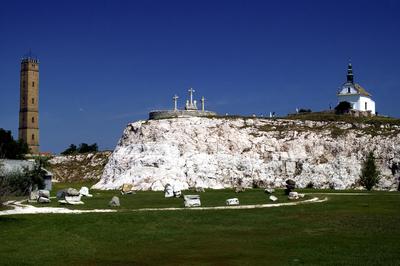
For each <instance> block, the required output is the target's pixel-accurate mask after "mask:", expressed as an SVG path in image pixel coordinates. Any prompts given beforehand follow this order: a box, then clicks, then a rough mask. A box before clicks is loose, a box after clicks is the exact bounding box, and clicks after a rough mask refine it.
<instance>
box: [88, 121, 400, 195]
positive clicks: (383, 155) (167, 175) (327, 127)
mask: <svg viewBox="0 0 400 266" xmlns="http://www.w3.org/2000/svg"><path fill="white" fill-rule="evenodd" d="M399 132H400V128H399V127H398V126H396V125H391V126H389V125H384V126H381V125H380V126H376V125H367V124H348V123H344V122H313V121H299V120H282V119H278V120H270V119H257V118H252V119H250V118H247V119H246V118H200V117H192V118H173V119H163V120H149V121H138V122H135V123H132V124H129V125H128V126H127V127H126V129H125V130H124V132H123V135H122V137H121V139H120V141H119V142H118V145H117V147H116V148H115V150H114V152H113V153H112V155H111V156H110V158H109V161H108V163H107V165H106V166H105V168H104V171H103V174H102V177H101V179H100V181H99V182H98V183H97V184H95V185H94V186H93V188H96V189H118V188H119V187H120V186H121V185H123V184H125V183H128V184H132V185H133V186H134V187H135V188H137V189H138V190H164V187H165V185H166V184H171V185H173V186H174V187H175V186H177V187H178V186H179V187H181V189H187V188H189V187H202V188H213V189H220V188H231V187H238V186H240V187H252V186H254V185H255V184H257V186H261V185H265V186H268V187H284V186H285V181H286V180H287V179H292V180H294V181H295V182H296V187H299V188H303V187H306V186H311V185H312V187H314V188H335V189H347V188H359V184H358V179H359V176H360V174H361V167H362V162H363V160H364V159H365V157H366V155H367V153H368V152H369V151H371V150H372V151H374V153H375V157H376V163H377V165H378V168H379V170H380V171H381V176H382V180H381V181H380V183H379V185H378V188H381V189H390V188H393V187H395V186H396V182H397V181H396V175H397V174H394V173H393V171H391V169H392V168H391V167H392V165H393V164H398V162H399V161H400V145H399V144H400V134H399Z"/></svg>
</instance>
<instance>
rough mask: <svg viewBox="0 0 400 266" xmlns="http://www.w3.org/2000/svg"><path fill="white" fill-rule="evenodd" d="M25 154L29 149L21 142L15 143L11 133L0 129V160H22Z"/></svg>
mask: <svg viewBox="0 0 400 266" xmlns="http://www.w3.org/2000/svg"><path fill="white" fill-rule="evenodd" d="M27 153H29V148H28V145H27V144H26V143H25V142H24V141H23V140H21V139H20V140H18V141H15V140H14V138H13V137H12V135H11V131H9V130H4V129H2V128H0V159H24V155H25V154H27Z"/></svg>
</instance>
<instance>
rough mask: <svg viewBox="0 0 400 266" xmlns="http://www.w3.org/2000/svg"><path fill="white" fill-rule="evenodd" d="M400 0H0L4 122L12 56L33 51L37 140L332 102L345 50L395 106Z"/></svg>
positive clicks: (358, 71)
mask: <svg viewBox="0 0 400 266" xmlns="http://www.w3.org/2000/svg"><path fill="white" fill-rule="evenodd" d="M399 13H400V2H399V1H382V0H381V1H300V0H299V1H235V0H231V1H205V0H202V1H194V0H192V1H187V0H186V1H173V0H171V1H151V0H149V1H71V0H70V1H40V0H39V1H23V0H21V1H3V2H2V5H1V6H0V33H1V34H0V52H1V53H0V54H1V59H2V63H1V64H0V93H1V95H0V127H2V128H5V129H9V130H12V132H13V135H14V136H15V137H17V129H18V110H19V106H18V103H19V102H18V98H19V67H20V58H21V57H22V56H24V54H26V53H27V52H28V51H29V49H32V52H33V53H34V54H36V55H37V56H38V58H39V60H40V62H41V63H40V134H41V143H40V144H41V150H42V151H51V152H56V153H57V152H60V151H62V150H63V149H65V148H66V147H67V146H68V145H69V144H71V143H76V144H79V143H81V142H87V143H93V142H97V143H98V144H99V146H100V148H101V149H113V148H114V147H115V145H116V143H117V141H118V139H119V137H120V136H121V134H122V130H123V129H124V127H125V125H126V124H127V123H129V122H133V121H136V120H139V119H146V118H147V113H148V112H149V111H150V110H152V109H165V108H172V106H173V102H172V96H173V95H174V94H175V93H176V94H178V95H179V96H180V102H179V103H180V105H181V106H182V105H183V102H184V99H185V98H186V95H187V89H188V88H189V87H193V88H195V89H196V95H195V96H196V97H197V98H198V99H199V98H200V97H201V96H203V95H204V96H205V98H206V99H207V101H206V107H207V109H210V110H213V111H217V112H218V113H221V114H225V113H229V114H242V115H249V114H253V113H254V114H267V113H269V112H270V111H275V112H276V113H277V114H279V115H286V114H287V113H291V112H294V111H295V109H296V107H298V108H310V109H312V110H324V109H328V108H329V105H330V104H331V105H332V106H334V105H335V104H336V91H337V89H338V87H339V86H340V85H341V84H342V83H343V82H344V81H345V75H346V67H347V62H348V59H349V58H351V60H352V63H353V68H354V73H355V80H356V82H358V83H360V84H361V85H362V86H363V87H365V88H366V89H367V91H369V92H370V93H372V94H373V97H374V99H375V101H376V104H377V111H378V112H379V113H381V114H386V115H390V116H394V117H400V109H399V108H398V107H397V103H398V100H396V99H399V98H400V86H399V85H400V52H399V47H400V32H399V31H400V30H399V29H400V16H399V15H398V14H399Z"/></svg>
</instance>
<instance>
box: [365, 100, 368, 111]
mask: <svg viewBox="0 0 400 266" xmlns="http://www.w3.org/2000/svg"><path fill="white" fill-rule="evenodd" d="M367 106H368V104H367V102H365V110H367Z"/></svg>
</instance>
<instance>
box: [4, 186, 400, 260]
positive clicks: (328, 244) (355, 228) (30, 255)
mask: <svg viewBox="0 0 400 266" xmlns="http://www.w3.org/2000/svg"><path fill="white" fill-rule="evenodd" d="M64 185H65V186H70V185H67V184H59V185H57V186H56V189H58V188H60V187H62V186H64ZM80 185H81V184H76V185H73V186H75V187H80ZM309 192H317V193H318V192H330V191H316V190H309ZM333 192H337V191H333ZM91 193H93V194H94V198H92V199H88V200H85V202H86V204H85V205H84V207H83V206H82V208H93V207H96V208H108V207H107V203H108V201H109V200H110V199H111V197H112V196H113V195H117V194H118V192H116V191H106V192H98V191H91ZM97 193H100V194H97ZM365 193H366V192H365ZM281 194H282V191H277V195H278V197H279V199H280V202H283V201H284V197H283V196H281ZM366 194H369V195H368V196H353V195H351V196H350V195H348V196H337V195H328V196H327V197H328V198H329V200H328V201H327V202H323V203H315V204H306V205H298V206H286V207H277V208H266V209H251V210H207V211H163V212H161V211H152V212H131V211H129V210H128V209H134V208H141V207H171V206H175V207H180V206H182V199H164V198H163V193H161V192H140V193H137V194H135V195H126V196H120V199H121V205H122V206H121V211H120V212H117V213H87V214H46V215H43V214H41V215H14V216H0V240H1V241H0V264H9V265H24V264H25V265H39V264H40V265H67V264H69V265H301V264H305V265H400V253H399V248H400V231H399V230H400V229H399V228H398V226H399V225H400V194H399V193H396V192H393V193H392V192H391V193H389V192H372V193H366ZM233 196H238V197H239V199H240V201H241V204H253V203H261V202H263V203H267V202H268V201H267V200H266V197H267V196H266V195H265V194H264V193H263V191H262V190H247V191H246V192H244V193H241V194H239V195H237V194H235V193H233V192H232V191H228V190H221V191H206V192H205V193H202V194H201V198H202V203H203V205H208V206H216V205H224V202H225V199H226V198H228V197H233ZM313 196H314V195H313ZM325 196H326V195H323V197H325ZM310 197H311V196H310ZM96 198H97V199H96ZM51 204H55V205H56V206H58V204H56V203H55V202H54V203H51ZM104 205H105V206H104Z"/></svg>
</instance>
